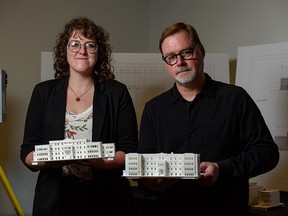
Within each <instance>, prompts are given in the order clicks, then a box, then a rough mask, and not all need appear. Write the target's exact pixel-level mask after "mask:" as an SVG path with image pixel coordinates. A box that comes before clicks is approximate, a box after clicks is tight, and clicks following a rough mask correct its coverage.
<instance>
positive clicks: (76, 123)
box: [63, 105, 93, 180]
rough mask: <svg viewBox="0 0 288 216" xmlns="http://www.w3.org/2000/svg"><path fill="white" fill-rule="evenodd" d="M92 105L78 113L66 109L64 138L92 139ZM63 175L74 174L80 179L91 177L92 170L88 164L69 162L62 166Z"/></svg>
mask: <svg viewBox="0 0 288 216" xmlns="http://www.w3.org/2000/svg"><path fill="white" fill-rule="evenodd" d="M92 117H93V105H91V106H90V107H89V108H88V109H87V110H85V111H84V112H82V113H80V114H77V115H76V114H75V113H73V112H71V111H69V109H68V107H67V109H66V118H65V138H66V139H87V140H92ZM63 174H64V176H69V175H74V176H77V177H79V178H80V179H86V180H90V179H92V171H91V168H90V167H89V166H83V165H76V164H70V165H67V166H63Z"/></svg>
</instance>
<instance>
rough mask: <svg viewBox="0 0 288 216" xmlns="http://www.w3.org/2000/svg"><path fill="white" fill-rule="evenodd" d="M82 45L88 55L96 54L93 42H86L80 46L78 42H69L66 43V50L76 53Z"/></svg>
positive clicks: (96, 47) (95, 46)
mask: <svg viewBox="0 0 288 216" xmlns="http://www.w3.org/2000/svg"><path fill="white" fill-rule="evenodd" d="M82 45H84V49H85V50H86V51H87V52H88V53H90V54H93V53H96V51H97V49H98V46H97V44H96V43H95V42H87V43H84V44H81V43H80V42H79V41H70V42H69V43H68V49H69V50H70V51H71V52H73V53H78V52H79V51H80V49H81V46H82Z"/></svg>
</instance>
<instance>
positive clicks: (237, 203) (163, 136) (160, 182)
mask: <svg viewBox="0 0 288 216" xmlns="http://www.w3.org/2000/svg"><path fill="white" fill-rule="evenodd" d="M159 48H160V52H161V54H162V56H163V60H164V61H165V62H166V69H167V71H168V73H169V75H170V76H171V78H172V79H173V80H174V81H175V84H174V85H173V87H172V88H171V89H170V90H168V91H166V92H164V93H162V94H161V95H159V96H157V97H155V98H153V99H152V100H150V101H149V102H147V103H146V105H145V108H144V111H143V115H142V120H141V126H140V137H139V146H138V153H160V152H163V153H171V152H174V153H185V152H192V153H197V154H200V158H201V163H200V169H201V172H202V174H201V177H200V178H199V179H196V180H183V179H182V180H181V179H177V180H175V179H164V178H162V179H161V178H146V179H145V178H143V179H142V181H141V182H140V184H143V185H144V186H145V187H146V188H147V189H148V190H150V191H156V195H157V196H158V203H159V213H160V214H163V215H223V214H227V215H247V214H248V212H249V206H248V199H249V178H251V177H254V176H257V175H260V174H263V173H265V172H268V171H270V170H272V169H273V168H275V167H276V165H277V164H278V161H279V150H278V146H277V145H276V144H275V142H274V141H273V138H272V136H271V133H270V131H269V129H268V127H267V125H266V123H265V121H264V119H263V116H262V115H261V112H260V110H259V109H258V107H257V105H256V104H255V102H254V101H253V100H252V98H251V97H250V96H249V95H248V94H247V92H246V91H245V90H244V89H243V88H241V87H238V86H234V85H229V84H226V83H221V82H218V81H215V80H212V79H211V77H210V76H209V75H208V74H206V73H205V72H204V71H203V70H204V57H205V49H204V47H203V45H202V43H201V41H200V38H199V36H198V34H197V32H196V30H195V29H194V28H193V27H192V26H191V25H187V24H185V23H175V24H172V25H170V26H168V27H167V28H166V29H165V30H164V32H163V33H162V36H161V38H160V41H159Z"/></svg>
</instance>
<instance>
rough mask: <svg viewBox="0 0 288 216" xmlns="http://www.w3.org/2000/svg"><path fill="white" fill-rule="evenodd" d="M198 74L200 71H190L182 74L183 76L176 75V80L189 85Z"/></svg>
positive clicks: (183, 84)
mask: <svg viewBox="0 0 288 216" xmlns="http://www.w3.org/2000/svg"><path fill="white" fill-rule="evenodd" d="M185 73H187V72H185ZM197 74H198V72H197V71H195V70H193V71H190V72H189V73H187V74H186V75H185V76H181V77H179V76H176V77H175V80H176V82H177V83H179V84H180V85H182V86H187V85H189V84H191V83H192V82H193V81H194V80H195V79H196V77H197Z"/></svg>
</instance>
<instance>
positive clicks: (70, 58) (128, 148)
mask: <svg viewBox="0 0 288 216" xmlns="http://www.w3.org/2000/svg"><path fill="white" fill-rule="evenodd" d="M108 41H109V34H108V33H107V32H106V31H105V30H104V29H103V28H102V27H101V26H99V25H96V24H95V23H94V22H93V21H92V20H90V19H88V18H86V17H77V18H74V19H72V20H71V21H70V22H68V23H67V24H66V25H65V27H64V30H63V32H61V33H60V34H59V35H58V38H57V41H56V46H55V47H54V70H55V75H54V76H55V79H54V80H48V81H44V82H42V83H39V84H37V85H36V86H35V88H34V90H33V93H32V97H31V101H30V104H29V107H28V111H27V116H26V123H25V132H24V138H23V144H22V145H21V160H22V161H23V163H24V164H25V165H26V166H27V167H28V168H29V169H30V170H32V171H40V172H39V176H38V179H37V185H36V189H35V196H34V204H33V215H92V214H93V215H124V214H125V215H127V214H133V202H132V194H131V190H130V185H129V182H128V180H127V179H125V178H123V177H121V175H122V170H123V169H124V166H125V154H126V153H128V152H135V151H136V148H137V142H138V132H137V120H136V114H135V109H134V106H133V103H132V99H131V97H130V94H129V92H128V89H127V87H126V85H124V84H122V83H120V82H118V81H116V80H115V76H114V74H113V67H112V65H111V64H110V62H111V46H110V44H109V43H108ZM65 138H69V139H88V140H91V141H93V142H94V141H102V142H103V143H115V151H116V152H115V157H114V159H113V160H107V159H90V160H82V161H80V160H79V161H64V162H63V161H62V162H55V161H54V162H46V163H45V162H42V163H38V165H32V160H33V152H34V148H35V145H42V144H47V143H49V141H51V140H62V139H65Z"/></svg>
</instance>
